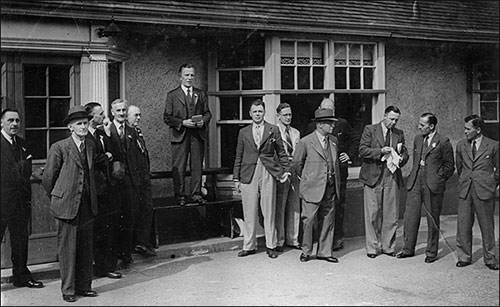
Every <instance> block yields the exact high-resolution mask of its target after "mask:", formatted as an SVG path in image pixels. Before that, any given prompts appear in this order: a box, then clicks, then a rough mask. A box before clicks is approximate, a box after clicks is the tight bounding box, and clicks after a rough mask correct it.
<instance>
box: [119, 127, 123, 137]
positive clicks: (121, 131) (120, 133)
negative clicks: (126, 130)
mask: <svg viewBox="0 0 500 307" xmlns="http://www.w3.org/2000/svg"><path fill="white" fill-rule="evenodd" d="M118 133H119V135H120V137H122V136H123V124H121V125H120V127H119V129H118Z"/></svg>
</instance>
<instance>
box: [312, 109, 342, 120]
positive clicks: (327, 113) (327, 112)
mask: <svg viewBox="0 0 500 307" xmlns="http://www.w3.org/2000/svg"><path fill="white" fill-rule="evenodd" d="M312 121H313V122H319V121H337V119H336V118H335V117H334V116H333V110H332V109H325V108H320V109H317V110H316V111H314V118H313V119H312Z"/></svg>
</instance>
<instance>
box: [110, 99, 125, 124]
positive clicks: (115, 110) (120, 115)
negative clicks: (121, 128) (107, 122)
mask: <svg viewBox="0 0 500 307" xmlns="http://www.w3.org/2000/svg"><path fill="white" fill-rule="evenodd" d="M111 113H112V114H113V117H114V118H115V119H116V121H117V122H119V123H120V124H123V123H124V122H125V121H126V120H127V106H126V105H125V103H124V102H120V103H117V104H115V105H113V107H112V108H111Z"/></svg>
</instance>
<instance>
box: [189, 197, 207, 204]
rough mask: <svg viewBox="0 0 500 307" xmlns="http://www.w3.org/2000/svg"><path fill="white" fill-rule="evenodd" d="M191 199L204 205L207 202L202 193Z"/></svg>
mask: <svg viewBox="0 0 500 307" xmlns="http://www.w3.org/2000/svg"><path fill="white" fill-rule="evenodd" d="M191 199H192V200H193V202H195V203H198V204H202V205H204V204H206V203H207V200H206V199H204V198H203V197H202V196H201V195H193V197H192V198H191Z"/></svg>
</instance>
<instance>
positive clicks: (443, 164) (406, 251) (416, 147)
mask: <svg viewBox="0 0 500 307" xmlns="http://www.w3.org/2000/svg"><path fill="white" fill-rule="evenodd" d="M436 125H437V118H436V116H435V115H434V114H432V113H424V114H422V115H421V116H420V119H419V121H418V129H419V130H420V132H421V134H420V135H417V136H415V139H414V141H413V167H412V169H411V172H410V176H409V177H408V181H407V183H406V187H407V189H408V200H407V202H406V209H405V215H404V232H403V235H404V247H403V250H402V251H401V252H400V253H398V254H397V258H407V257H412V256H414V255H415V245H416V243H417V236H418V228H419V226H420V211H421V207H422V205H423V207H424V211H425V215H426V217H427V231H428V232H427V248H426V250H425V256H426V257H425V260H424V261H425V263H432V262H434V261H436V260H437V253H438V243H439V215H440V214H441V209H442V207H443V195H444V190H445V188H446V180H448V178H450V177H451V175H453V172H454V171H455V164H454V163H455V161H454V159H453V148H452V146H451V143H450V140H449V139H448V138H447V137H445V136H443V135H441V134H439V133H437V132H436Z"/></svg>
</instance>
